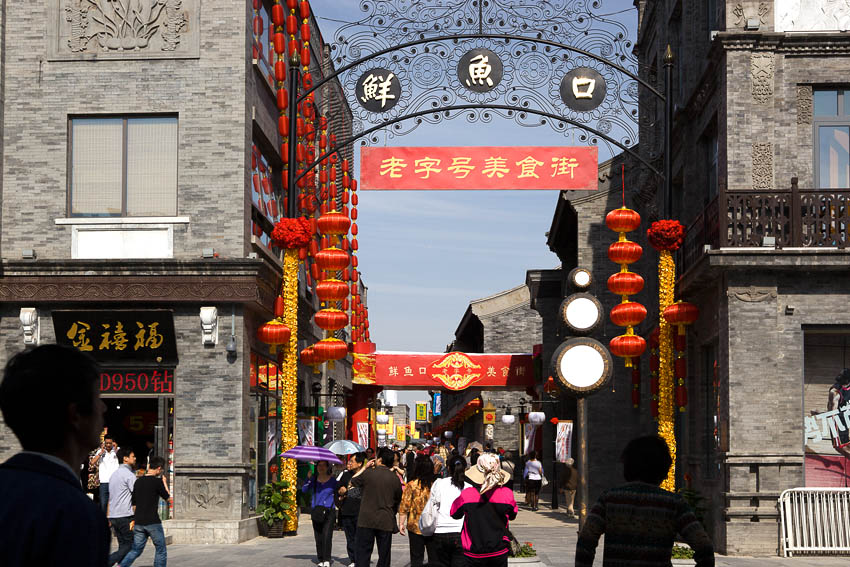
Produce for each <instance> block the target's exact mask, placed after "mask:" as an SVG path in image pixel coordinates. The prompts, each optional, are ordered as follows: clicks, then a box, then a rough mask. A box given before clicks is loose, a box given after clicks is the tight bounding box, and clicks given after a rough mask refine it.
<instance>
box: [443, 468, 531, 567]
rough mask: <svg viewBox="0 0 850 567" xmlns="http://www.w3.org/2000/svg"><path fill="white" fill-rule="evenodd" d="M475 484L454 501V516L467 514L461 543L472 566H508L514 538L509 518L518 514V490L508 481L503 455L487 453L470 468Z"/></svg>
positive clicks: (461, 516)
mask: <svg viewBox="0 0 850 567" xmlns="http://www.w3.org/2000/svg"><path fill="white" fill-rule="evenodd" d="M466 478H467V479H468V480H469V481H470V482H471V483H472V484H474V485H475V487H470V488H466V489H464V490H463V492H461V493H460V496H458V497H457V499H456V500H455V501H454V504H452V511H451V514H452V518H455V519H456V520H459V519H461V518H463V531H462V532H461V543H462V544H463V553H464V555H466V558H467V562H468V565H470V566H471V567H478V566H481V567H484V566H487V567H491V566H492V567H505V566H507V564H508V551H509V549H510V538H509V537H508V533H507V529H508V521H509V520H513V519H514V518H516V515H517V505H516V501H515V500H514V493H513V491H511V490H510V489H508V488H507V487H505V486H504V485H505V483H507V482H508V481H509V480H510V475H509V474H508V473H506V472H505V471H503V470H502V468H501V465H500V463H499V458H498V457H497V456H496V455H494V454H493V453H483V454H482V455H480V456H479V457H478V461H477V462H476V463H475V466H473V467H470V469H469V470H468V471H466Z"/></svg>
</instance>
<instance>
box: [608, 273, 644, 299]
mask: <svg viewBox="0 0 850 567" xmlns="http://www.w3.org/2000/svg"><path fill="white" fill-rule="evenodd" d="M643 284H644V280H643V277H641V276H640V275H638V274H635V273H633V272H617V273H616V274H614V275H613V276H611V277H610V278H608V289H609V290H610V291H611V293H614V294H616V295H636V294H638V293H640V292H641V290H643Z"/></svg>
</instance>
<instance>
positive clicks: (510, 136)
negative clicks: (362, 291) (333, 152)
mask: <svg viewBox="0 0 850 567" xmlns="http://www.w3.org/2000/svg"><path fill="white" fill-rule="evenodd" d="M602 4H603V6H602V7H601V8H600V9H599V10H597V12H599V13H602V12H612V11H616V10H622V9H625V8H630V7H631V6H632V1H631V0H608V1H604V2H603V3H602ZM311 5H312V6H313V11H314V13H315V15H316V16H317V17H318V18H319V25H320V28H321V30H322V35H323V36H324V38H325V41H326V42H328V43H330V42H332V41H333V36H334V32H335V31H336V29H337V28H338V27H339V26H340V25H341V24H340V23H338V22H334V21H329V20H326V19H323V17H328V18H334V19H337V20H346V21H355V20H358V19H359V18H360V17H361V12H360V11H359V9H358V5H359V2H357V1H355V0H311ZM626 16H627V17H628V18H630V19H631V20H632V21H633V20H635V18H636V16H635V14H633V13H632V14H626ZM387 145H391V146H402V145H403V146H443V145H444V146H483V145H493V146H498V145H505V146H510V145H528V146H535V145H536V146H559V145H560V146H564V145H573V140H572V139H571V138H570V137H565V136H564V135H562V134H557V133H555V132H553V131H552V130H550V129H549V128H548V127H538V128H525V127H521V126H518V125H516V124H515V123H514V122H509V121H504V120H500V119H498V118H496V119H494V120H493V122H491V123H489V124H470V123H468V122H467V121H466V120H464V119H457V120H450V121H443V122H442V123H440V124H438V125H423V126H420V127H419V128H418V129H417V130H415V131H414V132H413V133H411V134H408V135H406V136H402V137H397V138H391V139H389V140H388V143H387ZM355 156H356V157H355V166H356V171H355V173H357V172H359V149H358V150H356V151H355ZM608 157H610V156H608V155H605V154H604V153H603V149H602V148H600V160H604V159H607V158H608ZM557 199H558V193H557V192H555V191H469V192H463V191H440V192H424V191H423V192H415V191H397V192H392V191H380V192H368V191H364V192H361V193H360V205H359V219H358V225H359V228H360V233H359V242H360V251H359V253H358V255H359V258H360V260H359V262H360V263H359V266H360V270H361V273H362V276H363V279H364V282H365V283H366V285H367V286H368V288H369V292H368V293H369V295H368V304H369V316H370V331H371V336H372V340H373V341H374V342H376V343H377V345H378V348H379V349H380V350H405V351H436V352H442V351H443V350H444V349H445V347H446V345H447V344H448V343H450V342H451V341H452V340H453V338H454V331H455V329H456V328H457V325H458V323H459V322H460V319H461V317H462V316H463V313H464V311H465V310H466V307H467V306H468V304H469V301H470V300H472V299H476V298H481V297H486V296H489V295H492V294H494V293H497V292H499V291H501V290H505V289H509V288H512V287H515V286H517V285H519V284H522V283H524V281H525V274H526V270H529V269H546V268H554V267H555V266H557V265H558V263H559V261H558V258H557V257H556V256H555V255H554V254H552V253H551V252H550V251H549V249H548V248H547V246H546V231H547V230H549V227H550V224H551V221H552V215H553V213H554V210H555V205H556V203H557ZM417 399H418V400H421V399H423V396H422V394H421V393H416V392H406V393H401V394H400V395H399V402H400V403H410V404H411V406H412V402H413V401H414V400H417Z"/></svg>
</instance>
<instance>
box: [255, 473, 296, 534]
mask: <svg viewBox="0 0 850 567" xmlns="http://www.w3.org/2000/svg"><path fill="white" fill-rule="evenodd" d="M294 510H295V502H294V501H293V499H292V493H290V492H289V482H288V481H286V480H281V481H277V482H270V483H268V484H266V485H265V486H263V487H262V488H261V489H260V492H259V494H258V495H257V513H258V514H261V515H262V516H263V520H264V521H265V522H267V523H268V524H269V526H271V525H273V524H274V523H275V522H276V521H284V522H286V521H289V520H290V518H291V514H292V513H293V511H294Z"/></svg>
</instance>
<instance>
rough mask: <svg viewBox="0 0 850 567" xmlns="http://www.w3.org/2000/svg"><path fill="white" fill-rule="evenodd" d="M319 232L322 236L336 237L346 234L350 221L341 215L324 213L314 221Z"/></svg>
mask: <svg viewBox="0 0 850 567" xmlns="http://www.w3.org/2000/svg"><path fill="white" fill-rule="evenodd" d="M316 224H317V225H318V228H319V232H321V233H322V234H334V235H337V236H340V235H343V234H347V233H348V228H349V227H350V226H351V220H349V218H348V217H347V216H345V215H344V214H342V213H337V212H331V213H325V214H323V215H322V216H320V217H319V218H318V220H317V221H316Z"/></svg>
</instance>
